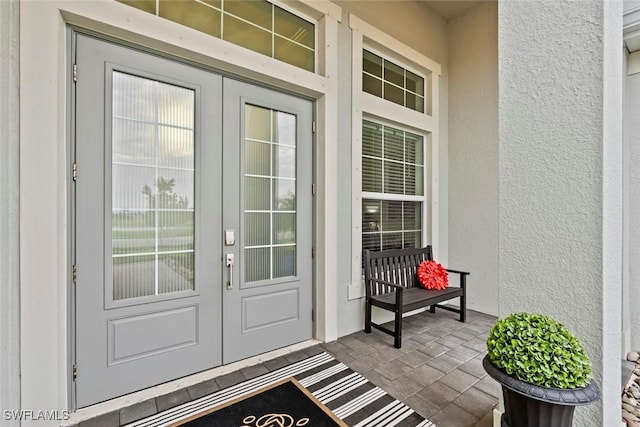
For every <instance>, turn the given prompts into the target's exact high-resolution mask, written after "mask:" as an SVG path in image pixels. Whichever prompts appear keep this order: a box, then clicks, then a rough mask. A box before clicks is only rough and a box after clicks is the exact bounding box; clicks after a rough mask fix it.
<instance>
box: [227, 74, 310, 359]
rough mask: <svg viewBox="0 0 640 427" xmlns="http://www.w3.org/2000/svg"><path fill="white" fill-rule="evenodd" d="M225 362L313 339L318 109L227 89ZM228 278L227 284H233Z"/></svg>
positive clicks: (273, 95) (274, 95)
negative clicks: (231, 240) (231, 236)
mask: <svg viewBox="0 0 640 427" xmlns="http://www.w3.org/2000/svg"><path fill="white" fill-rule="evenodd" d="M224 111H225V113H226V114H227V115H226V116H225V126H224V131H223V132H224V165H225V168H224V178H223V180H224V183H225V185H224V190H223V200H224V201H225V203H224V206H223V224H224V227H225V229H226V230H236V231H237V234H238V235H237V236H236V237H237V239H236V243H235V244H234V245H229V246H225V248H224V250H225V253H227V254H232V255H233V257H234V260H237V261H236V262H234V264H233V265H232V266H228V267H227V273H226V274H227V275H228V276H229V277H231V276H232V277H233V278H237V279H236V280H235V282H234V283H232V284H231V286H227V289H226V290H225V291H224V292H223V300H224V307H235V309H231V310H225V311H224V313H223V325H224V333H223V361H224V363H229V362H232V361H235V360H239V359H242V358H245V357H249V356H253V355H255V354H259V353H262V352H265V351H269V350H273V349H276V348H280V347H284V346H286V345H290V344H293V343H296V342H300V341H303V340H306V339H309V338H311V337H312V331H311V329H312V319H311V301H312V272H311V262H312V260H311V242H312V240H311V221H312V219H311V206H312V200H311V197H312V196H311V164H312V158H311V156H312V132H311V125H312V114H313V106H312V103H311V102H310V101H306V100H303V99H300V98H297V97H293V96H290V95H286V94H283V93H280V92H275V91H272V90H269V89H265V88H260V87H256V86H252V85H248V84H245V83H241V82H238V81H235V80H231V79H225V82H224ZM229 277H227V281H228V279H229Z"/></svg>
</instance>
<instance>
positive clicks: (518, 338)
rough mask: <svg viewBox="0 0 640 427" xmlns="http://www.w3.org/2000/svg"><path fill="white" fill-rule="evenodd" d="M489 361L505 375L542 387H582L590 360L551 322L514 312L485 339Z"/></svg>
mask: <svg viewBox="0 0 640 427" xmlns="http://www.w3.org/2000/svg"><path fill="white" fill-rule="evenodd" d="M487 349H488V353H489V360H491V362H492V363H493V364H494V365H495V366H497V367H498V368H500V369H502V370H504V371H505V372H506V373H507V374H509V375H511V376H513V377H515V378H517V379H519V380H520V381H524V382H526V383H530V384H535V385H539V386H543V387H555V388H562V389H567V388H578V387H584V386H586V385H587V384H588V383H589V379H590V378H591V361H590V360H589V356H587V353H586V352H585V350H584V347H583V346H582V343H581V342H580V341H579V340H578V339H577V338H576V337H574V336H573V335H572V334H571V332H569V330H568V329H567V328H566V327H565V326H564V325H562V324H561V323H559V322H557V321H555V320H554V319H552V318H550V317H548V316H544V315H540V314H530V313H514V314H511V315H510V316H508V317H505V318H504V319H500V320H498V322H497V323H496V324H495V325H494V327H493V328H492V329H491V331H490V332H489V337H488V338H487Z"/></svg>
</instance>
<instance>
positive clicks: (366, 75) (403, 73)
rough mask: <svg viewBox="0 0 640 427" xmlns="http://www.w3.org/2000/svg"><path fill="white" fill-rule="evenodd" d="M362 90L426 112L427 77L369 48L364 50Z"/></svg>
mask: <svg viewBox="0 0 640 427" xmlns="http://www.w3.org/2000/svg"><path fill="white" fill-rule="evenodd" d="M362 90H363V91H364V92H366V93H370V94H371V95H374V96H377V97H380V98H384V99H386V100H388V101H391V102H394V103H396V104H399V105H402V106H404V107H407V108H410V109H412V110H415V111H418V112H420V113H424V107H425V78H424V77H422V76H419V75H417V74H415V73H412V72H411V71H409V70H407V69H405V68H403V67H401V66H399V65H397V64H395V63H393V62H391V61H389V60H387V59H385V58H382V57H380V56H378V55H376V54H374V53H372V52H370V51H368V50H367V49H363V50H362ZM429 114H430V113H429Z"/></svg>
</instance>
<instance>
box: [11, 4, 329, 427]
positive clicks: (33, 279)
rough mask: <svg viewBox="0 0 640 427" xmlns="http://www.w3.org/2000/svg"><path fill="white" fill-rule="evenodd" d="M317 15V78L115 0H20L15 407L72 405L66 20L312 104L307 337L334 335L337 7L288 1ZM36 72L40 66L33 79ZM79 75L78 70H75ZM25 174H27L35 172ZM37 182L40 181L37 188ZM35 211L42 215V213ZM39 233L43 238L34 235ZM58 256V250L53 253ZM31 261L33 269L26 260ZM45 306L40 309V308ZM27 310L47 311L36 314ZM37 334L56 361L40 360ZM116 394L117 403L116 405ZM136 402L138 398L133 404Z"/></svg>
mask: <svg viewBox="0 0 640 427" xmlns="http://www.w3.org/2000/svg"><path fill="white" fill-rule="evenodd" d="M287 5H288V6H290V7H295V8H297V7H300V10H301V12H302V13H306V14H308V15H310V16H313V17H315V19H317V22H318V39H317V46H318V51H319V52H320V56H319V60H318V66H317V73H316V74H314V73H311V72H309V71H306V70H303V69H301V68H298V67H296V66H293V65H290V64H286V63H283V62H280V61H278V60H275V59H272V58H269V57H266V56H264V55H261V54H258V53H256V52H252V51H249V50H248V49H245V48H242V47H239V46H236V45H233V44H231V43H228V42H225V41H223V40H219V39H216V38H213V37H210V36H208V35H206V34H204V33H201V32H199V31H197V30H194V29H191V28H187V27H184V26H181V25H179V24H176V23H173V22H170V21H167V20H164V19H161V18H158V17H156V16H154V15H151V14H149V13H147V12H144V11H141V10H137V9H135V8H132V7H130V6H127V5H125V4H121V3H117V2H116V1H99V2H96V1H93V0H78V1H72V2H69V1H66V0H51V1H47V2H22V3H21V4H20V41H21V43H20V45H21V49H20V63H21V70H22V71H21V74H20V87H21V96H20V111H22V112H23V113H24V112H28V114H21V115H20V147H21V155H20V157H21V159H20V163H21V164H22V165H36V166H35V167H23V168H21V171H22V173H21V174H20V187H21V194H29V195H30V197H27V198H23V199H22V203H23V206H22V209H21V216H20V222H21V224H22V226H23V227H22V228H23V229H24V232H23V233H22V234H21V236H20V244H21V262H20V265H21V271H22V272H23V273H24V274H23V277H22V280H21V293H22V295H23V298H22V300H21V304H22V307H23V310H22V315H21V316H20V324H21V331H22V333H21V343H22V348H23V350H24V351H23V352H22V353H21V355H20V363H21V366H22V368H23V370H24V372H29V375H27V376H23V378H22V382H21V387H22V396H23V404H24V405H26V407H29V408H61V409H71V408H72V401H73V399H72V394H71V390H72V384H71V381H70V378H71V375H70V371H71V365H70V360H71V355H72V348H73V340H74V337H73V335H72V333H71V332H70V328H71V326H70V325H71V322H70V313H71V311H72V306H71V304H72V301H71V292H70V286H69V285H68V284H69V283H70V271H71V269H70V264H71V261H70V258H69V252H70V251H69V246H70V244H71V242H70V241H69V238H68V237H69V236H68V230H69V227H70V222H69V221H70V214H71V212H70V206H71V203H70V199H69V197H70V194H69V191H68V177H69V170H68V164H67V162H68V153H67V150H68V144H69V141H70V138H69V134H70V129H69V128H68V126H67V125H66V122H67V115H68V113H69V110H68V109H67V107H65V106H66V105H67V103H68V98H67V94H68V92H69V90H70V87H69V84H70V78H69V76H70V62H69V56H68V48H69V46H70V44H71V41H70V40H69V39H68V34H69V32H68V24H73V25H75V26H78V27H81V28H86V29H88V30H91V31H94V32H97V33H101V34H104V35H107V36H111V37H115V38H119V39H123V40H127V41H130V42H132V43H134V44H136V45H138V46H142V47H147V48H150V49H153V50H155V51H158V52H163V53H166V54H169V55H171V56H174V57H178V58H184V59H185V60H187V61H191V62H195V63H200V64H202V65H204V66H210V67H213V68H216V69H218V70H221V71H223V72H230V73H234V74H237V75H241V76H243V77H245V78H248V79H252V80H255V81H258V82H263V83H266V84H270V85H273V86H275V87H278V88H282V89H284V90H289V91H292V92H295V93H297V94H300V95H306V96H309V97H313V98H314V99H316V112H317V116H316V120H317V133H316V134H315V138H316V140H317V142H318V143H317V146H318V150H317V158H316V168H317V180H318V183H317V187H318V195H317V196H316V200H317V203H316V210H317V215H316V216H317V218H316V245H317V247H318V249H319V250H318V251H317V253H316V266H317V269H316V284H317V286H316V291H315V307H316V325H315V327H316V330H315V337H316V338H317V339H320V340H324V341H332V340H335V339H337V336H338V326H337V319H338V306H337V295H338V291H337V276H336V271H337V260H336V257H335V247H336V246H337V231H336V230H337V213H336V212H337V210H338V206H337V200H336V198H335V194H336V193H337V188H338V183H337V179H336V175H337V170H336V164H337V158H338V156H337V141H338V131H337V129H338V115H337V111H338V108H337V105H338V81H337V76H338V23H339V22H340V20H341V16H342V9H341V8H340V7H339V6H337V5H335V4H333V3H331V2H330V1H328V0H299V1H297V2H287ZM42 70H47V73H48V74H47V78H43V75H42ZM78 78H79V79H81V78H82V70H78ZM34 171H35V172H34ZM43 183H44V184H43ZM43 209H45V210H46V211H48V212H53V213H55V214H52V215H42V211H43ZM42 236H48V238H46V239H43V237H42ZM51 254H57V256H51ZM30 265H39V266H40V268H38V269H29V268H27V269H25V268H22V267H24V266H30ZM54 285H55V286H54ZM43 301H47V302H48V303H47V304H44V305H43V304H41V303H42V302H43ZM35 306H43V307H46V309H44V310H39V311H38V312H37V313H36V314H35V315H34V311H33V310H32V308H33V307H35ZM43 337H48V338H47V342H48V343H50V345H49V347H51V348H52V349H54V350H53V351H54V354H55V357H50V355H48V356H47V357H45V356H44V355H43V354H41V352H40V353H39V352H38V350H37V349H39V348H41V346H42V342H43V341H42V340H43ZM159 390H161V386H158V387H156V388H153V389H147V390H143V391H141V392H137V393H136V394H135V395H136V396H137V397H135V396H134V397H132V395H128V396H124V397H122V398H118V399H114V400H112V401H109V402H105V403H102V404H98V405H94V406H92V407H89V408H83V409H81V410H78V411H76V412H74V414H73V417H74V419H76V420H78V419H81V418H82V417H83V416H84V417H86V418H89V417H90V416H91V415H92V414H93V415H97V414H99V413H104V412H108V411H109V410H110V409H113V408H118V407H119V406H118V405H120V406H124V403H123V402H125V401H127V399H136V398H141V397H142V396H145V397H149V396H152V395H154V394H155V395H159V394H162V392H161V391H159ZM123 399H124V400H123ZM141 400H142V399H141Z"/></svg>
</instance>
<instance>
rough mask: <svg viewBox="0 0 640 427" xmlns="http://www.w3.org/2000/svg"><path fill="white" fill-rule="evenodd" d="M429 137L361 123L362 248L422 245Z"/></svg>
mask: <svg viewBox="0 0 640 427" xmlns="http://www.w3.org/2000/svg"><path fill="white" fill-rule="evenodd" d="M424 144H425V138H424V136H423V135H418V134H415V133H411V132H408V131H405V130H403V129H398V128H395V127H392V126H388V125H385V124H382V123H378V122H374V121H371V120H363V122H362V249H363V250H365V249H371V250H376V251H377V250H383V249H392V248H406V247H421V246H422V227H423V224H422V218H423V209H424V206H423V204H424V170H425V167H424V157H425V155H424V154H425V149H424Z"/></svg>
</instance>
